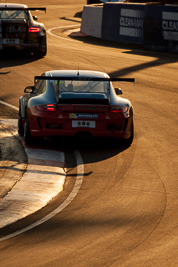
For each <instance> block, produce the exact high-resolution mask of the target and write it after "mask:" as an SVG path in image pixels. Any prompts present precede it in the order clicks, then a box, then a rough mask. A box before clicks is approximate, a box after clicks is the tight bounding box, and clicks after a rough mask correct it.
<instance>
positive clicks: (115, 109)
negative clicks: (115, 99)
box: [111, 106, 129, 113]
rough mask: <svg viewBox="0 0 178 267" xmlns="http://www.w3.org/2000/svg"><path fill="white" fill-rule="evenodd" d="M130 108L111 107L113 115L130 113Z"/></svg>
mask: <svg viewBox="0 0 178 267" xmlns="http://www.w3.org/2000/svg"><path fill="white" fill-rule="evenodd" d="M128 110H129V107H128V106H111V112H112V113H126V112H128Z"/></svg>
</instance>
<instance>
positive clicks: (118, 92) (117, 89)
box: [114, 88, 122, 95]
mask: <svg viewBox="0 0 178 267" xmlns="http://www.w3.org/2000/svg"><path fill="white" fill-rule="evenodd" d="M114 89H115V92H116V95H122V89H121V88H114Z"/></svg>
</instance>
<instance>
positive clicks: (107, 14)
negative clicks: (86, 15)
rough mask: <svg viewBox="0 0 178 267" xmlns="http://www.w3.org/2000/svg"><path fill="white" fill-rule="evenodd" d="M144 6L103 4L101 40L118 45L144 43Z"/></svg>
mask: <svg viewBox="0 0 178 267" xmlns="http://www.w3.org/2000/svg"><path fill="white" fill-rule="evenodd" d="M144 16H145V5H134V4H129V5H125V4H120V3H118V4H113V3H108V4H104V7H103V23H102V34H101V36H102V39H107V40H108V38H109V40H112V41H116V42H120V43H132V44H143V43H144Z"/></svg>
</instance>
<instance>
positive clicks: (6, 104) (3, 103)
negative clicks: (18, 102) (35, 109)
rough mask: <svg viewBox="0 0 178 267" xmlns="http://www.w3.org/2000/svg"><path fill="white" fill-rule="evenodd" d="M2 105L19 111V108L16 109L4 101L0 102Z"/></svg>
mask: <svg viewBox="0 0 178 267" xmlns="http://www.w3.org/2000/svg"><path fill="white" fill-rule="evenodd" d="M0 104H2V105H5V106H8V107H10V108H13V109H15V110H17V111H19V108H17V107H15V106H13V105H11V104H8V103H6V102H4V101H1V100H0Z"/></svg>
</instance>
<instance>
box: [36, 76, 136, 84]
mask: <svg viewBox="0 0 178 267" xmlns="http://www.w3.org/2000/svg"><path fill="white" fill-rule="evenodd" d="M36 80H66V81H71V80H72V81H103V82H105V81H106V82H131V83H134V82H135V79H134V78H110V77H109V78H95V77H94V78H90V77H80V76H77V77H76V76H74V77H72V76H71V77H64V76H56V77H54V76H53V77H50V76H35V77H34V81H36Z"/></svg>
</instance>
